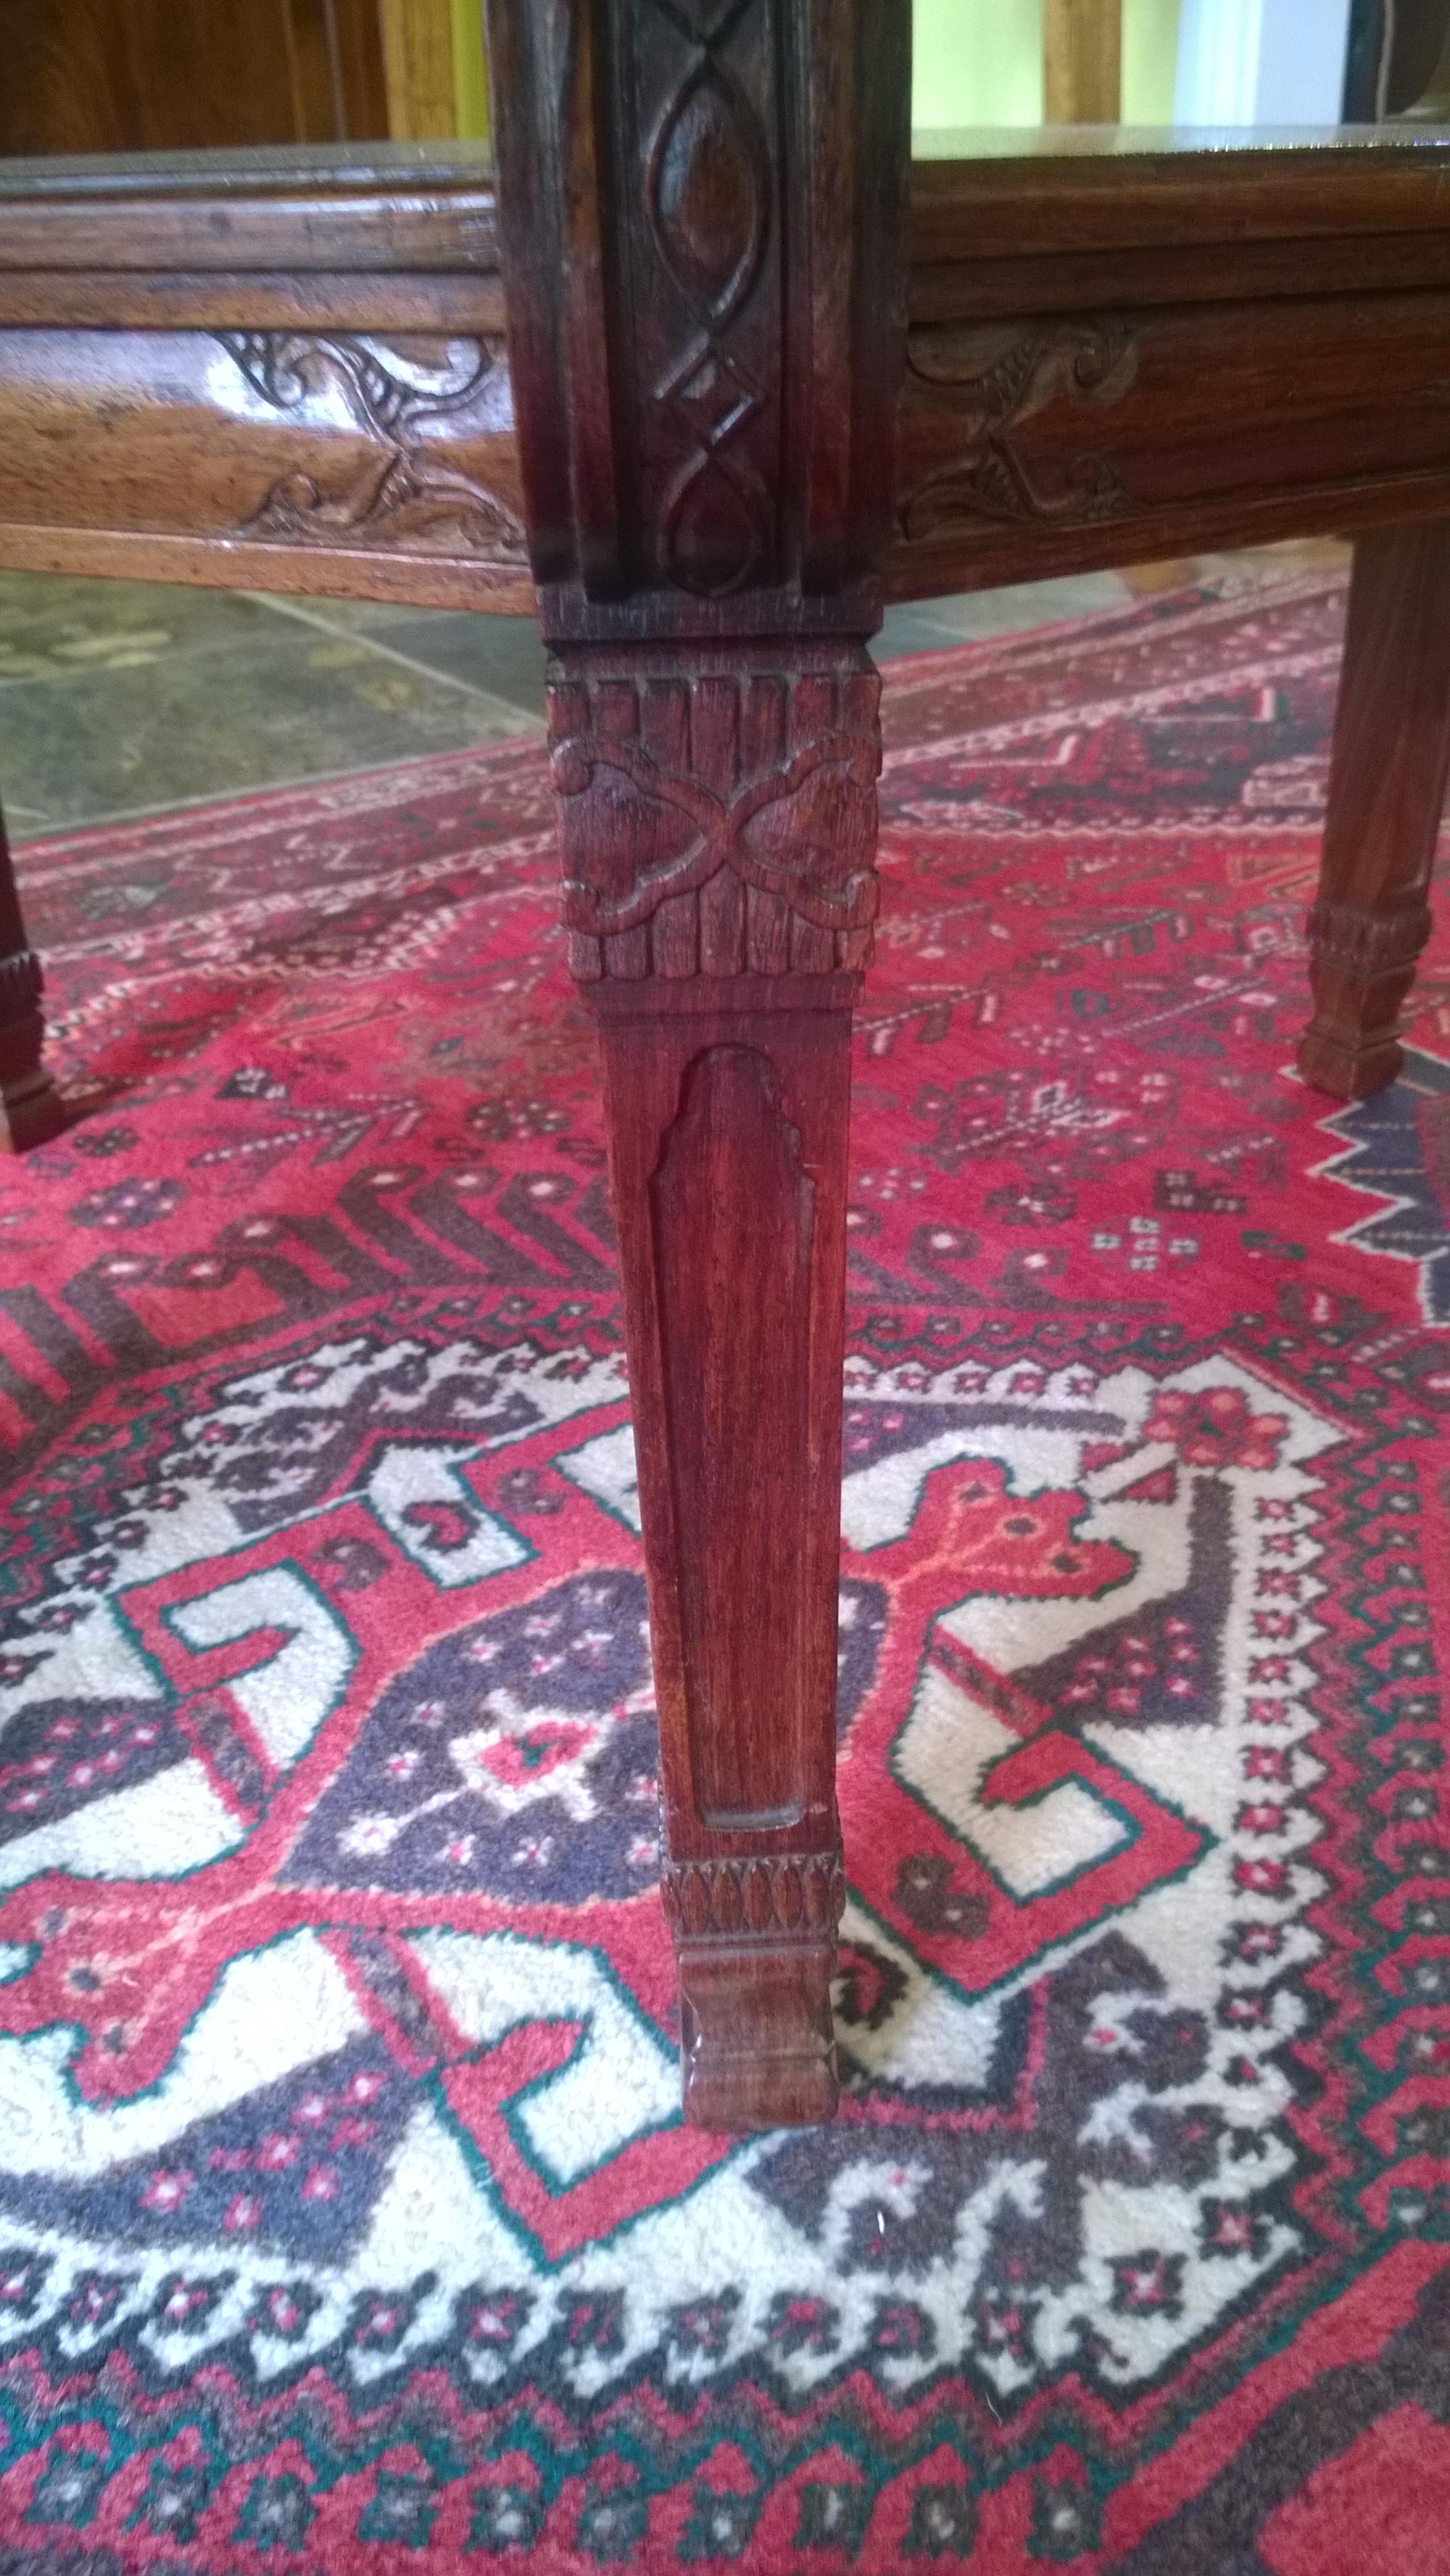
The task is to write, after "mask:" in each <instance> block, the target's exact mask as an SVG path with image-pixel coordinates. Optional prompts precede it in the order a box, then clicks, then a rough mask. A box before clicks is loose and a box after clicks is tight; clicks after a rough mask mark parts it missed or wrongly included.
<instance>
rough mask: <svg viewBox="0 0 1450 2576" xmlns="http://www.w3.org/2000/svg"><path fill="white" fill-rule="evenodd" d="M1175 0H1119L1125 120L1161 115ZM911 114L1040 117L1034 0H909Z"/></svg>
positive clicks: (1169, 96)
mask: <svg viewBox="0 0 1450 2576" xmlns="http://www.w3.org/2000/svg"><path fill="white" fill-rule="evenodd" d="M1178 6H1179V0H1123V122H1124V124H1125V125H1168V124H1171V122H1172V119H1173V72H1174V64H1175V60H1176V56H1177V50H1178ZM912 34H913V45H914V52H915V71H914V74H913V79H912V101H911V105H912V121H913V123H914V124H916V125H918V126H934V125H936V126H940V125H1038V124H1040V123H1041V121H1042V6H1041V0H914V7H913V13H912Z"/></svg>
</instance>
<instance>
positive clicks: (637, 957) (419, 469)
mask: <svg viewBox="0 0 1450 2576" xmlns="http://www.w3.org/2000/svg"><path fill="white" fill-rule="evenodd" d="M908 19H909V12H908V9H907V6H906V0H493V5H492V8H491V15H490V38H491V53H492V60H493V66H494V80H495V113H496V121H497V176H496V177H495V175H494V173H493V171H492V169H491V168H490V166H489V164H488V163H487V162H486V161H485V160H484V159H482V158H480V157H474V156H471V155H470V154H469V153H467V152H466V151H464V150H459V151H457V152H451V153H449V154H448V155H447V156H446V157H444V158H439V157H437V156H434V155H432V154H430V153H429V152H427V151H425V150H423V149H419V148H414V149H407V148H404V149H395V150H392V151H388V152H379V153H376V154H374V155H372V156H370V157H369V158H368V159H367V160H366V161H364V160H362V159H360V158H358V157H351V158H349V157H348V156H346V155H336V154H334V155H322V156H316V155H313V156H309V155H307V154H304V153H295V152H293V153H276V154H271V155H267V154H256V155H253V156H251V157H249V158H247V159H246V160H221V159H217V158H213V157H207V156H202V157H199V158H197V159H195V160H193V161H191V162H183V161H171V162H167V163H165V164H164V165H150V166H148V165H147V164H146V163H145V162H143V161H131V162H126V163H119V164H118V163H112V164H101V163H84V162H74V163H69V164H66V163H60V162H50V163H37V164H28V165H26V164H11V165H9V166H8V167H5V168H0V564H5V565H12V566H15V565H18V566H22V567H28V568H30V569H32V570H34V569H40V570H48V571H55V572H68V573H75V572H80V573H119V574H128V575H134V576H136V577H139V578H144V579H148V580H157V579H160V580H184V581H199V582H213V583H222V584H227V585H234V586H241V587H247V588H258V589H269V590H297V591H314V592H348V593H353V594H357V595H360V596H363V597H368V598H374V599H398V600H407V601H411V602H416V603H423V604H436V605H439V606H444V607H469V608H476V609H485V610H486V609H509V610H519V609H525V608H532V607H533V606H534V605H535V603H536V602H537V606H538V610H539V614H540V617H541V619H542V622H543V626H544V631H545V635H546V637H547V639H548V642H549V644H550V647H551V651H552V659H551V663H550V729H551V759H552V764H553V777H554V785H555V788H556V790H557V810H558V818H559V830H560V840H561V846H562V852H563V879H564V882H563V897H562V905H563V919H564V924H565V929H566V933H567V945H568V958H569V965H570V968H571V970H572V972H573V974H574V976H575V977H576V978H577V980H578V984H579V988H580V991H581V992H582V993H583V994H584V996H585V997H586V998H587V1000H588V1002H589V1004H590V1006H591V1008H592V1010H593V1011H594V1013H595V1015H596V1018H597V1021H598V1027H599V1037H600V1047H601V1061H602V1067H603V1080H604V1095H605V1104H606V1114H607V1119H608V1126H609V1134H610V1145H611V1154H612V1166H613V1180H614V1191H615V1205H616V1211H617V1215H618V1220H619V1229H620V1241H621V1257H622V1266H623V1276H624V1289H625V1304H626V1314H627V1327H628V1337H629V1364H630V1377H631V1386H632V1390H633V1403H634V1416H635V1432H636V1440H637V1445H638V1453H639V1477H640V1495H641V1505H642V1511H643V1518H644V1533H645V1552H646V1557H647V1561H648V1570H649V1581H650V1602H651V1624H652V1633H653V1642H654V1660H655V1676H656V1683H657V1689H658V1698H659V1712H660V1736H661V1749H662V1757H663V1779H664V1806H665V1849H664V1858H663V1883H664V1896H665V1906H666V1911H667V1913H668V1916H669V1919H670V1922H671V1924H672V1926H673V1930H674V1937H675V1942H676V1947H677V1952H678V1959H679V1969H680V1986H681V2015H682V2031H683V2054H684V2069H685V2104H686V2110H687V2112H688V2115H689V2116H690V2117H691V2118H692V2119H694V2120H698V2121H701V2122H704V2123H706V2124H707V2125H710V2126H717V2127H726V2128H734V2127H739V2126H749V2125H753V2124H757V2123H761V2122H769V2121H785V2120H818V2119H824V2118H826V2117H827V2116H828V2115H829V2113H830V2112H831V2110H832V2108H833V2106H834V2103H835V2100H836V2072H835V2063H834V2055H833V2049H832V2039H831V2014H830V2001H829V1980H830V1975H831V1968H832V1960H833V1952H834V1937H835V1926H836V1921H837V1918H838V1915H839V1912H840V1906H841V1897H842V1875H841V1854H840V1843H839V1831H838V1825H837V1818H836V1807H835V1798H834V1780H833V1768H834V1754H833V1743H834V1730H833V1712H834V1696H835V1648H836V1584H837V1546H838V1503H839V1486H840V1422H841V1369H842V1313H843V1277H844V1254H843V1237H844V1216H845V1190H846V1162H847V1117H848V1104H849V1047H850V1030H851V1010H852V1005H853V1003H854V1001H855V999H856V995H857V990H858V987H859V984H860V981H861V976H862V971H863V969H864V968H865V966H866V964H867V962H868V960H869V956H870V950H871V929H872V921H873V917H874V915H875V911H876V901H877V884H876V876H875V873H874V868H873V852H874V843H875V833H876V800H875V783H874V782H875V776H876V770H877V766H878V760H879V731H878V725H877V680H876V676H875V673H874V671H873V669H872V665H871V662H870V659H869V656H868V654H867V651H866V644H867V639H868V638H869V636H870V635H871V633H872V632H873V630H874V628H875V626H876V624H877V622H878V619H879V615H880V607H881V601H882V597H883V595H885V596H886V597H889V598H893V599H908V598H915V597H918V596H922V595H930V594H932V593H936V592H941V591H944V590H960V589H962V588H966V587H970V586H973V585H986V584H991V583H997V582H1004V581H1022V580H1027V579H1031V578H1032V577H1033V576H1034V575H1038V574H1045V573H1052V572H1062V571H1067V570H1070V569H1071V570H1076V569H1080V568H1083V567H1086V566H1091V565H1103V564H1117V563H1123V562H1129V561H1132V560H1134V559H1135V558H1136V559H1144V558H1150V557H1153V556H1162V555H1167V554H1174V553H1182V552H1184V551H1185V550H1196V549H1199V548H1202V547H1206V546H1216V545H1223V544H1243V543H1245V542H1251V541H1254V540H1256V539H1261V538H1272V537H1282V536H1290V535H1301V534H1307V533H1311V532H1315V531H1321V530H1334V531H1340V532H1343V533H1346V534H1352V535H1354V537H1355V539H1356V548H1355V571H1354V578H1353V584H1352V590H1351V599H1350V610H1349V629H1348V643H1347V647H1346V655H1345V664H1344V676H1343V681H1342V686H1341V694H1340V703H1339V713H1338V720H1337V726H1336V733H1335V742H1334V752H1333V762H1332V775H1331V783H1330V798H1329V815H1328V824H1327V829H1326V833H1325V843H1324V862H1323V879H1322V886H1321V891H1320V896H1319V900H1318V902H1317V903H1316V905H1315V907H1314V910H1313V913H1312V915H1311V925H1310V936H1311V947H1312V970H1311V971H1312V979H1313V987H1314V1005H1315V1008H1314V1016H1313V1020H1312V1024H1311V1026H1310V1028H1309V1031H1308V1034H1307V1035H1306V1037H1305V1040H1304V1043H1303V1047H1302V1049H1301V1053H1300V1064H1301V1067H1302V1070H1303V1072H1304V1074H1305V1076H1306V1078H1307V1079H1308V1080H1309V1081H1311V1082H1313V1083H1316V1084H1319V1085H1321V1086H1322V1087H1323V1088H1325V1089H1327V1090H1330V1091H1334V1092H1336V1093H1339V1094H1341V1095H1346V1094H1356V1093H1363V1092H1366V1091H1370V1090H1372V1089H1374V1088H1375V1087H1377V1086H1378V1085H1379V1084H1382V1083H1385V1082H1388V1081H1390V1080H1392V1079H1393V1077H1394V1074H1395V1072H1396V1070H1397V1067H1398V1063H1399V1047H1398V1043H1397V1038H1396V1028H1397V1022H1398V1015H1399V1012H1400V1010H1401V1007H1402V1004H1403V1002H1404V998H1405V995H1406V993H1407V991H1408V989H1409V986H1410V981H1411V977H1412V974H1413V971H1414V963H1415V959H1416V956H1417V954H1418V952H1419V950H1420V947H1421V945H1422V943H1423V941H1424V938H1425V934H1426V931H1427V928H1428V924H1429V912H1428V908H1427V888H1428V883H1429V875H1430V868H1431V862H1432V858H1433V853H1434V847H1435V839H1436V832H1437V828H1438V824H1439V818H1440V809H1441V802H1442V797H1443V792H1444V785H1445V775H1446V762H1447V752H1450V139H1447V138H1446V137H1444V136H1441V135H1438V134H1436V133H1433V132H1427V131H1424V130H1422V129H1417V130H1416V132H1415V134H1414V137H1413V139H1412V140H1406V139H1405V138H1404V137H1403V135H1394V134H1391V135H1389V136H1386V135H1385V134H1384V133H1382V132H1379V131H1369V132H1349V133H1344V134H1340V135H1331V136H1321V137H1316V138H1298V139H1296V140H1294V141H1293V142H1290V143H1286V144H1285V145H1284V146H1283V148H1270V149H1265V148H1262V147H1258V146H1256V147H1255V148H1246V147H1245V140H1244V138H1242V137H1239V138H1234V137H1232V136H1228V137H1218V138H1204V137H1201V136H1200V137H1196V138H1195V144H1196V146H1197V147H1198V148H1194V149H1191V150H1190V149H1184V148H1181V138H1180V142H1179V144H1178V145H1175V144H1174V142H1173V140H1172V138H1166V137H1151V136H1142V135H1136V136H1135V135H1125V134H1114V133H1111V132H1109V133H1104V132H1091V131H1084V130H1082V129H1074V130H1070V131H1063V132H1061V133H1050V132H1049V133H1042V134H1035V135H1025V136H1024V135H1003V136H993V137H986V136H976V137H962V138H957V139H956V140H955V141H951V142H947V143H944V144H943V145H942V146H941V147H940V148H939V149H938V150H936V151H935V152H934V153H933V156H932V157H930V158H926V159H922V158H918V159H917V160H915V161H913V160H912V159H911V155H910V146H909V138H908V123H907V113H908V108H907V103H908V66H907V29H908ZM1206 142H1210V143H1211V146H1212V148H1203V146H1204V144H1205V143H1206ZM0 950H3V951H5V952H6V953H5V954H3V955H0V1091H3V1095H4V1098H5V1100H6V1102H7V1104H8V1107H9V1116H10V1123H11V1127H12V1130H13V1132H14V1135H15V1138H16V1141H24V1139H25V1137H26V1136H27V1134H28V1135H32V1136H33V1135H36V1134H39V1133H43V1132H44V1131H45V1129H46V1127H47V1124H48V1123H49V1122H50V1121H51V1120H52V1119H53V1117H54V1114H55V1113H54V1105H53V1098H52V1096H51V1095H50V1093H49V1090H48V1086H47V1085H46V1083H45V1080H44V1075H43V1070H42V1068H41V1063H40V1052H39V1047H40V1022H39V1014H38V1009H37V1002H38V971H39V970H38V968H37V965H36V962H35V960H34V958H33V957H32V956H31V955H30V953H29V951H28V950H27V949H26V946H25V942H24V936H23V933H22V931H21V929H20V924H19V919H18V914H17V913H15V911H14V910H13V908H12V909H10V910H8V911H7V909H6V906H5V899H4V897H3V896H0Z"/></svg>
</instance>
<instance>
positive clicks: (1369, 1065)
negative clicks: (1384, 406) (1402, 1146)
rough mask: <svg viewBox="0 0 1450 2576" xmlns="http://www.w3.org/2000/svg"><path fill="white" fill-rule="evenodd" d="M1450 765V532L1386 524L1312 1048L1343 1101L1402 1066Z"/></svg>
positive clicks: (1344, 719) (1341, 735) (1357, 694)
mask: <svg viewBox="0 0 1450 2576" xmlns="http://www.w3.org/2000/svg"><path fill="white" fill-rule="evenodd" d="M1447 766H1450V522H1447V521H1444V520H1431V521H1427V522H1424V523H1422V524H1420V525H1417V526H1413V527H1403V528H1378V529H1375V530H1374V531H1372V532H1371V534H1369V535H1368V536H1363V537H1361V538H1360V539H1359V540H1358V542H1357V544H1356V546H1355V550H1354V574H1353V579H1352V581H1351V583H1350V592H1349V616H1348V622H1347V625H1346V628H1345V637H1344V664H1343V669H1342V672H1341V675H1340V683H1339V703H1338V707H1337V709H1336V712H1335V719H1334V744H1333V750H1332V753H1331V757H1330V767H1329V805H1328V811H1327V813H1326V816H1325V824H1324V856H1323V861H1322V865H1321V871H1320V880H1319V894H1318V900H1317V901H1316V902H1315V904H1314V906H1313V909H1312V911H1311V912H1310V915H1309V921H1308V935H1309V951H1310V972H1311V976H1312V980H1313V987H1314V1018H1313V1020H1312V1022H1311V1024H1310V1027H1309V1029H1308V1031H1307V1032H1306V1034H1305V1037H1304V1039H1303V1042H1302V1044H1301V1046H1300V1049H1299V1070H1300V1072H1301V1073H1302V1075H1303V1077H1304V1079H1305V1081H1306V1082H1308V1083H1312V1084H1313V1086H1314V1088H1315V1089H1316V1090H1319V1091H1328V1092H1332V1093H1333V1094H1334V1096H1335V1097H1336V1098H1337V1099H1340V1100H1362V1099H1364V1098H1366V1097H1367V1096H1368V1094H1369V1093H1371V1092H1374V1091H1381V1090H1383V1088H1384V1086H1385V1084H1386V1083H1388V1082H1393V1081H1394V1078H1395V1076H1396V1074H1397V1073H1398V1072H1399V1069H1400V1062H1401V1047H1400V1019H1401V1014H1402V1012H1403V1009H1404V1005H1405V1002H1406V1000H1407V998H1408V996H1409V993H1410V990H1411V987H1412V985H1413V983H1414V977H1415V966H1416V962H1417V960H1418V958H1419V955H1420V951H1421V949H1422V948H1423V947H1424V944H1425V941H1426V939H1427V938H1428V937H1429V933H1430V907H1429V901H1428V890H1429V884H1430V876H1431V871H1432V869H1433V866H1434V861H1435V845H1436V840H1437V837H1438V834H1439V829H1440V815H1441V809H1442V807H1443V804H1444V800H1445V780H1446V770H1447Z"/></svg>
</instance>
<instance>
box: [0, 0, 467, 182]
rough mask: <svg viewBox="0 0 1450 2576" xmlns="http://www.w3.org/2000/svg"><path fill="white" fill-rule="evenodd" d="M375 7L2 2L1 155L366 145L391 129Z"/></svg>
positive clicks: (354, 2) (266, 1) (212, 0)
mask: <svg viewBox="0 0 1450 2576" xmlns="http://www.w3.org/2000/svg"><path fill="white" fill-rule="evenodd" d="M376 12H377V0H0V66H3V72H0V155H4V154H15V153H32V152H33V153H57V152H169V151H178V150H182V151H184V150H188V149H193V148H198V149H199V148H201V147H204V146H211V147H215V148H220V149H225V148H227V147H228V146H231V145H236V144H248V143H321V142H345V141H349V140H352V141H365V140H369V139H374V140H375V139H377V138H379V137H381V136H383V135H385V134H386V133H387V132H388V130H389V129H388V124H387V106H386V100H385V97H384V90H383V65H382V49H381V44H380V39H379V29H378V23H377V14H376ZM447 130H449V131H451V127H450V128H449V129H447Z"/></svg>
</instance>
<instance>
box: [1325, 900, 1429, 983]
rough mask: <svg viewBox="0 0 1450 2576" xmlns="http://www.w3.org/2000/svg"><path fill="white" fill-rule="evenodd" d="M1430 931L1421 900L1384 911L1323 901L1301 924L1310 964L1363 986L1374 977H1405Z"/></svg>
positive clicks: (1424, 907) (1427, 911) (1426, 907)
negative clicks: (1312, 961)
mask: <svg viewBox="0 0 1450 2576" xmlns="http://www.w3.org/2000/svg"><path fill="white" fill-rule="evenodd" d="M1430 929H1431V913H1430V907H1429V905H1428V904H1427V903H1426V902H1425V901H1424V900H1423V898H1417V899H1416V900H1415V901H1414V902H1413V903H1408V904H1401V905H1397V906H1396V907H1395V909H1394V910H1393V911H1387V912H1371V911H1369V910H1368V909H1367V908H1366V907H1364V906H1362V905H1360V904H1357V903H1341V902H1334V901H1330V900H1328V899H1325V900H1322V901H1320V902H1319V903H1316V904H1315V905H1314V906H1313V908H1312V910H1311V912H1310V914H1309V919H1308V922H1307V924H1306V931H1307V936H1308V940H1309V946H1310V948H1311V950H1312V952H1313V954H1314V956H1315V958H1316V959H1319V960H1321V961H1322V962H1323V963H1324V964H1325V965H1329V966H1338V967H1340V968H1342V969H1343V970H1344V971H1345V972H1346V973H1347V974H1350V975H1356V976H1362V977H1364V978H1365V980H1366V981H1368V980H1369V979H1371V978H1372V977H1374V976H1376V975H1392V974H1397V973H1400V974H1403V973H1408V971H1409V970H1410V968H1412V967H1413V965H1414V963H1415V960H1416V959H1417V957H1418V956H1419V954H1420V951H1421V949H1422V948H1423V947H1424V945H1425V942H1426V940H1427V939H1428V938H1429V936H1430Z"/></svg>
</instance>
